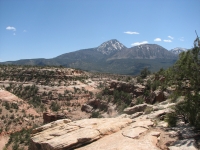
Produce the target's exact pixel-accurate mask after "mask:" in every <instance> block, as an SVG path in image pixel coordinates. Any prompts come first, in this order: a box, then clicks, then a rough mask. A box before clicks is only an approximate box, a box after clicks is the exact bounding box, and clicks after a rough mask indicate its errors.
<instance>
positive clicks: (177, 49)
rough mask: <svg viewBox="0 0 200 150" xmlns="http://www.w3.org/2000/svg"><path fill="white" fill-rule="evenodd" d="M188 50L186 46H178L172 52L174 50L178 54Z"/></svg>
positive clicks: (172, 50)
mask: <svg viewBox="0 0 200 150" xmlns="http://www.w3.org/2000/svg"><path fill="white" fill-rule="evenodd" d="M186 51H187V49H186V48H181V47H176V48H174V49H171V50H170V52H172V53H174V54H176V55H178V54H180V53H181V52H186Z"/></svg>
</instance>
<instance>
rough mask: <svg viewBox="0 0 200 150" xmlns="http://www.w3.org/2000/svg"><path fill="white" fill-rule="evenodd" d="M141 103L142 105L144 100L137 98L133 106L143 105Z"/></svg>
mask: <svg viewBox="0 0 200 150" xmlns="http://www.w3.org/2000/svg"><path fill="white" fill-rule="evenodd" d="M143 103H144V99H143V98H142V97H137V99H136V103H135V104H136V105H138V104H143Z"/></svg>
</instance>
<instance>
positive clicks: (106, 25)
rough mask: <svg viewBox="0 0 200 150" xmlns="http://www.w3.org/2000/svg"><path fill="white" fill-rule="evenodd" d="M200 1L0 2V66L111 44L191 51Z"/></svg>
mask: <svg viewBox="0 0 200 150" xmlns="http://www.w3.org/2000/svg"><path fill="white" fill-rule="evenodd" d="M199 6H200V0H0V61H1V62H3V61H9V60H18V59H30V58H53V57H56V56H58V55H60V54H63V53H68V52H72V51H76V50H80V49H86V48H93V47H97V46H99V45H100V44H101V43H103V42H105V41H108V40H110V39H117V40H119V41H120V42H121V43H122V44H124V45H125V46H126V47H132V46H134V45H138V44H144V43H150V44H159V45H161V46H163V47H164V48H166V49H168V50H170V49H172V48H175V47H183V48H192V46H193V41H194V40H195V38H196V35H195V30H197V32H198V33H199V36H200V19H199V18H200V7H199Z"/></svg>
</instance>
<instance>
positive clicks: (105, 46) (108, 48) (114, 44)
mask: <svg viewBox="0 0 200 150" xmlns="http://www.w3.org/2000/svg"><path fill="white" fill-rule="evenodd" d="M125 48H126V47H125V46H124V45H123V44H121V43H120V42H119V41H117V40H115V39H114V40H110V41H107V42H104V43H102V44H101V45H100V46H99V47H98V48H97V51H99V52H102V53H103V54H105V55H109V54H111V53H113V52H115V51H120V50H123V49H125Z"/></svg>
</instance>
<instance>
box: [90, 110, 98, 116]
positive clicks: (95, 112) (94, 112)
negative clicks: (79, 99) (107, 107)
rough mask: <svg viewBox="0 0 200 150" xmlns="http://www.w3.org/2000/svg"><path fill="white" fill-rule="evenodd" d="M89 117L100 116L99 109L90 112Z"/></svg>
mask: <svg viewBox="0 0 200 150" xmlns="http://www.w3.org/2000/svg"><path fill="white" fill-rule="evenodd" d="M90 117H91V118H100V112H99V111H93V112H92V113H91V116H90Z"/></svg>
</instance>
